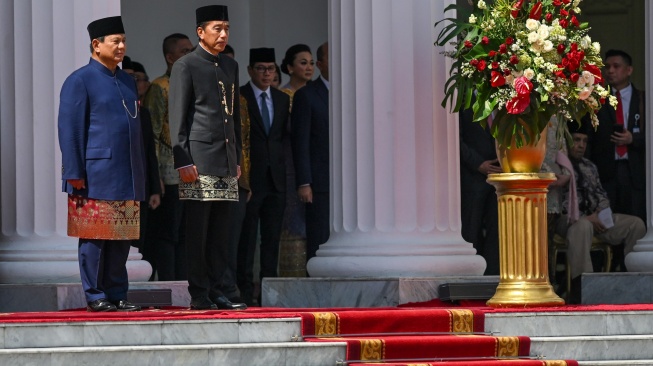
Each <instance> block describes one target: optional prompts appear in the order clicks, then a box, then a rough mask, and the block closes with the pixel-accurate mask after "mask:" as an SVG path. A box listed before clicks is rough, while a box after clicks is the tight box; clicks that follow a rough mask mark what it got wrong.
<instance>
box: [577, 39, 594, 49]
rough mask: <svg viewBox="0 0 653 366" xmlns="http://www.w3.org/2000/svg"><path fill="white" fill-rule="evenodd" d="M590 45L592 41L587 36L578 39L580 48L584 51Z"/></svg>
mask: <svg viewBox="0 0 653 366" xmlns="http://www.w3.org/2000/svg"><path fill="white" fill-rule="evenodd" d="M591 45H592V39H591V38H590V37H589V36H585V37H583V38H581V39H580V47H581V48H582V49H584V50H586V49H588V48H589V47H590V46H591Z"/></svg>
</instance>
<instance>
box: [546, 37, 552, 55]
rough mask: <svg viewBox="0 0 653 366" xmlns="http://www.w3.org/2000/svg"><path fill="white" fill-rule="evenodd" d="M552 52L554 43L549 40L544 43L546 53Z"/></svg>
mask: <svg viewBox="0 0 653 366" xmlns="http://www.w3.org/2000/svg"><path fill="white" fill-rule="evenodd" d="M551 51H553V42H551V41H549V40H548V39H547V40H546V41H544V52H551Z"/></svg>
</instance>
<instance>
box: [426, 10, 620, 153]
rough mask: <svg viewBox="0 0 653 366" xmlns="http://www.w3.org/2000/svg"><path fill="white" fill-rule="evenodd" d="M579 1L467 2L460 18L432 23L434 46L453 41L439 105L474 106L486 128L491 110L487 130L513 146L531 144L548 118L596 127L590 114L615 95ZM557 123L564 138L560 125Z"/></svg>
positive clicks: (476, 119) (613, 98)
mask: <svg viewBox="0 0 653 366" xmlns="http://www.w3.org/2000/svg"><path fill="white" fill-rule="evenodd" d="M580 2H581V0H542V1H534V0H516V1H515V0H495V1H491V0H488V1H484V0H478V1H476V0H474V1H473V2H472V0H469V3H470V4H472V3H473V5H472V6H473V8H472V10H471V13H470V12H469V10H468V14H469V15H468V16H467V15H463V17H462V19H464V20H459V19H455V18H446V19H443V20H441V21H439V22H438V23H436V27H437V26H438V25H439V24H444V28H443V29H442V30H441V31H440V33H439V35H438V37H437V41H436V44H437V45H439V46H445V45H447V44H449V43H452V44H453V45H454V46H455V51H453V52H449V55H450V56H452V57H453V58H454V60H455V61H454V63H453V66H452V69H451V74H450V75H451V76H450V78H449V80H448V81H447V83H446V84H445V98H444V100H443V101H442V105H443V106H445V107H446V105H447V103H449V104H450V106H451V108H452V110H453V111H454V112H458V111H460V110H461V109H467V108H470V107H472V108H473V112H474V113H473V115H474V121H477V122H479V123H481V124H483V125H484V126H485V124H486V123H487V119H488V117H489V116H490V115H491V114H492V112H493V111H495V114H494V116H493V123H492V125H491V126H492V127H491V132H492V135H493V136H494V137H495V138H496V139H497V141H498V143H499V144H502V145H503V146H510V145H511V142H512V139H513V137H514V139H515V144H516V146H517V147H520V146H523V145H524V144H530V143H533V142H534V139H535V140H536V139H538V138H539V134H540V132H541V131H542V130H543V129H544V128H545V127H546V126H547V124H548V122H549V120H550V119H551V117H552V116H554V115H556V116H557V117H558V119H559V120H570V119H573V120H577V121H578V122H579V123H580V120H581V118H583V117H584V116H586V115H589V117H590V118H591V121H592V123H593V125H594V126H596V125H598V119H597V117H596V111H598V109H599V108H600V107H601V105H602V104H604V103H605V101H606V99H608V98H609V102H610V103H611V104H612V105H613V106H616V103H617V100H616V98H615V97H613V96H610V93H609V90H607V89H606V88H604V87H603V78H602V75H601V67H602V66H603V63H602V61H601V56H600V45H599V44H598V43H597V42H592V40H591V38H590V37H589V35H588V31H589V27H588V25H587V23H580V21H579V20H578V16H579V14H580V13H581V9H580V8H579V4H580ZM449 10H457V11H459V12H461V14H462V12H464V11H465V9H464V8H463V7H458V6H456V5H451V6H449V7H447V8H446V9H445V12H447V11H449ZM472 102H473V103H472ZM560 126H562V128H560V129H559V135H558V137H559V138H560V139H562V137H563V136H564V134H565V133H566V132H565V131H566V123H560ZM567 135H568V133H567Z"/></svg>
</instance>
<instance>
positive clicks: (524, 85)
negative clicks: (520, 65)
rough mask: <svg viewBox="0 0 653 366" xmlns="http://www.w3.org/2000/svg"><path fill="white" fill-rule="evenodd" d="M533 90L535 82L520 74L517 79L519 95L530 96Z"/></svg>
mask: <svg viewBox="0 0 653 366" xmlns="http://www.w3.org/2000/svg"><path fill="white" fill-rule="evenodd" d="M532 90H533V83H531V81H530V80H528V78H527V77H525V76H520V77H518V78H517V79H515V91H516V92H517V96H519V97H521V98H530V96H531V91H532Z"/></svg>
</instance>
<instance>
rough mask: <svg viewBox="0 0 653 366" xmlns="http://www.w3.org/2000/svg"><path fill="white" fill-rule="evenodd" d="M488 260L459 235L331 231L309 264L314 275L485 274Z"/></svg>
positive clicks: (309, 269)
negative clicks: (336, 232) (338, 232)
mask: <svg viewBox="0 0 653 366" xmlns="http://www.w3.org/2000/svg"><path fill="white" fill-rule="evenodd" d="M485 267H486V264H485V260H484V259H483V258H482V257H481V256H479V255H476V250H475V249H474V248H473V247H472V245H471V244H469V243H466V242H464V241H463V240H462V238H460V234H455V233H451V234H447V233H442V234H410V233H407V234H398V233H386V234H384V233H378V232H376V233H344V234H343V233H340V234H335V233H332V235H331V238H330V239H329V242H327V243H326V244H322V245H321V246H320V249H319V250H318V252H317V256H316V257H314V258H311V260H310V261H309V262H308V264H307V270H308V273H309V274H310V275H311V277H338V278H347V277H434V276H443V275H447V276H453V275H470V276H479V275H483V272H484V271H485Z"/></svg>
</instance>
